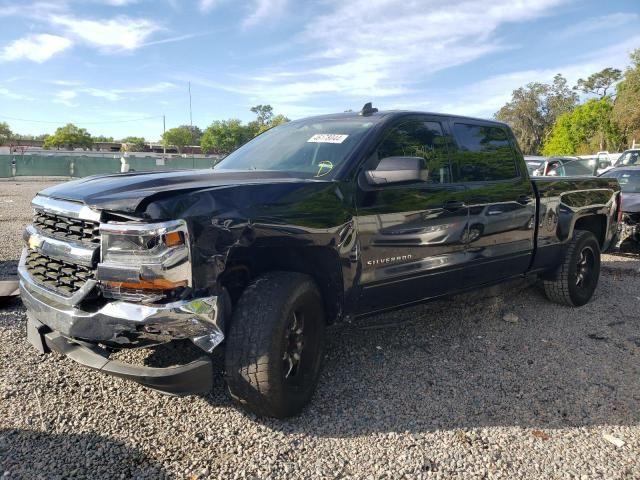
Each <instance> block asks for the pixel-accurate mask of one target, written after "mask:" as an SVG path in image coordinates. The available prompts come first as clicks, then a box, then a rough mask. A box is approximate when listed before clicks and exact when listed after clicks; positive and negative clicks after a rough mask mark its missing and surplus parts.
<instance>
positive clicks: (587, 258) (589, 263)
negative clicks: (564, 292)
mask: <svg viewBox="0 0 640 480" xmlns="http://www.w3.org/2000/svg"><path fill="white" fill-rule="evenodd" d="M595 263H596V259H595V254H594V253H593V250H592V249H591V247H585V248H583V249H582V251H581V252H580V255H578V261H577V262H576V286H577V287H580V288H585V287H588V286H589V285H590V284H591V280H592V278H593V272H594V269H595Z"/></svg>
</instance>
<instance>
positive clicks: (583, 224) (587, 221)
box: [572, 213, 607, 249]
mask: <svg viewBox="0 0 640 480" xmlns="http://www.w3.org/2000/svg"><path fill="white" fill-rule="evenodd" d="M576 230H586V231H589V232H591V233H593V235H594V236H595V237H596V239H597V240H598V244H599V245H600V249H603V248H604V246H605V242H606V233H607V216H606V215H605V214H597V213H594V214H590V215H584V216H582V217H580V218H578V219H577V220H576V221H575V223H574V225H573V231H572V234H573V235H575V231H576Z"/></svg>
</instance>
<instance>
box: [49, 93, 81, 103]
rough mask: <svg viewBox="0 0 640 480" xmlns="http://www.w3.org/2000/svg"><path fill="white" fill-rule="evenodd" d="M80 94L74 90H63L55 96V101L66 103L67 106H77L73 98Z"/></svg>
mask: <svg viewBox="0 0 640 480" xmlns="http://www.w3.org/2000/svg"><path fill="white" fill-rule="evenodd" d="M77 96H78V94H77V93H76V92H75V91H73V90H61V91H59V92H58V93H56V95H55V96H54V97H53V100H52V101H53V102H54V103H61V104H62V105H66V106H67V107H75V106H77V105H76V104H75V103H73V102H72V101H71V100H73V99H74V98H76V97H77Z"/></svg>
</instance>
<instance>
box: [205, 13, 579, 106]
mask: <svg viewBox="0 0 640 480" xmlns="http://www.w3.org/2000/svg"><path fill="white" fill-rule="evenodd" d="M565 1H567V0H538V1H536V2H530V1H526V0H486V1H483V2H478V1H477V0H450V1H448V2H444V3H443V2H442V1H441V0H425V1H413V2H411V1H406V0H354V1H350V2H344V1H343V0H326V1H325V2H323V4H322V6H321V12H326V13H324V14H321V15H316V16H315V17H311V18H310V19H309V21H307V22H305V24H306V26H305V28H304V30H303V32H302V33H301V34H300V35H298V36H296V37H295V38H293V39H291V40H290V41H288V42H287V45H292V44H295V46H296V47H298V49H302V50H303V51H306V55H296V58H295V59H290V60H288V61H287V62H286V63H284V64H281V65H275V66H272V67H270V68H268V69H264V70H262V71H258V72H254V73H253V74H250V75H247V76H245V77H240V78H239V79H238V80H237V81H235V82H234V83H233V85H232V87H228V86H222V87H219V86H218V87H216V83H218V84H219V83H220V81H217V82H213V84H211V85H210V86H211V87H213V88H222V89H223V90H229V89H230V88H232V89H233V90H239V91H241V92H242V93H243V94H244V95H245V96H247V97H249V98H250V99H251V100H255V101H268V102H270V103H272V104H288V105H290V104H292V103H294V102H300V103H307V104H308V103H309V102H310V101H313V100H314V99H322V101H325V100H326V99H329V98H330V99H331V100H332V101H333V100H336V99H338V102H336V103H339V101H340V100H341V99H342V100H350V101H351V100H352V99H353V98H354V97H355V98H358V99H362V100H367V99H371V98H393V97H400V96H403V95H408V94H410V93H411V92H414V91H416V90H417V89H418V88H420V87H421V86H422V85H423V84H424V82H425V81H427V80H428V79H429V77H430V76H431V75H432V74H433V73H434V72H437V71H440V70H444V69H447V68H451V67H454V66H457V65H461V64H464V63H468V62H471V61H473V60H477V59H479V58H481V57H483V56H486V55H488V54H490V53H496V52H499V51H502V50H506V49H511V48H515V46H514V45H513V44H506V43H504V42H503V41H502V40H501V39H500V38H499V36H498V33H497V31H498V29H499V28H500V27H502V26H504V25H506V24H509V23H516V22H526V21H529V20H532V19H536V18H539V17H541V16H543V15H546V14H549V13H550V12H552V11H553V9H554V8H555V7H557V6H558V5H560V4H561V3H563V2H565ZM283 4H284V1H282V0H256V3H255V5H258V6H259V8H257V9H255V11H254V13H253V16H250V17H249V18H247V19H246V20H245V22H248V24H249V25H251V24H252V23H253V22H257V23H261V22H262V20H261V19H262V16H263V15H271V14H272V11H271V10H270V8H271V7H274V6H275V7H276V11H277V8H278V5H283ZM260 5H261V7H260ZM276 47H277V46H276ZM280 56H283V54H282V52H280ZM358 101H360V100H358ZM342 103H343V104H344V102H342Z"/></svg>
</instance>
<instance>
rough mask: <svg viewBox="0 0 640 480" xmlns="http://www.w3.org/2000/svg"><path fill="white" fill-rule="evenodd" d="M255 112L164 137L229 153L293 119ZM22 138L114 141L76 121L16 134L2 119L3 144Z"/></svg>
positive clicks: (132, 148)
mask: <svg viewBox="0 0 640 480" xmlns="http://www.w3.org/2000/svg"><path fill="white" fill-rule="evenodd" d="M251 112H253V113H254V114H255V115H256V118H255V120H252V121H251V122H248V123H247V124H243V123H242V121H240V120H238V119H229V120H215V121H214V122H212V123H211V125H209V126H208V127H207V128H206V129H205V130H204V131H202V130H201V129H200V128H199V127H197V126H195V125H194V126H190V125H181V126H179V127H175V128H171V129H169V130H167V131H166V132H165V133H164V134H163V135H162V140H161V141H162V143H163V144H164V145H166V146H173V147H176V149H177V150H178V152H179V153H182V152H183V151H184V148H185V147H187V146H189V145H200V147H201V149H202V151H203V152H204V153H222V154H226V153H229V152H232V151H233V150H235V149H236V148H238V147H239V146H240V145H242V144H243V143H245V142H247V141H249V140H251V139H252V138H253V137H255V136H256V135H259V134H261V133H262V132H264V131H266V130H268V129H269V128H272V127H275V126H277V125H280V124H282V123H285V122H288V121H289V119H288V118H287V117H285V116H284V115H274V113H273V107H272V106H271V105H256V106H255V107H252V108H251ZM21 140H42V141H44V148H45V149H52V148H55V149H60V148H64V149H69V150H73V149H76V148H82V149H84V150H91V149H92V148H93V146H94V145H95V144H96V143H99V142H114V139H113V137H105V136H102V135H100V136H93V135H91V134H90V133H89V132H88V131H87V130H86V129H84V128H80V127H78V126H76V125H74V124H72V123H68V124H67V125H65V126H63V127H60V128H57V129H56V131H55V132H54V133H53V134H52V135H48V134H44V135H38V136H34V135H19V134H15V133H13V132H12V131H11V129H10V127H9V125H8V124H7V123H6V122H0V145H6V144H9V145H11V144H14V143H15V144H17V143H19V142H20V141H21ZM117 142H118V143H121V144H122V145H123V150H125V151H129V152H141V151H143V150H144V146H145V143H146V140H145V139H144V137H135V136H129V137H125V138H123V139H121V140H118V141H117Z"/></svg>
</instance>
